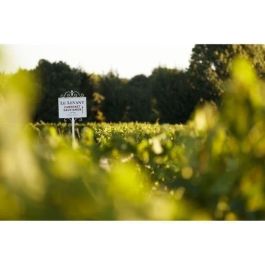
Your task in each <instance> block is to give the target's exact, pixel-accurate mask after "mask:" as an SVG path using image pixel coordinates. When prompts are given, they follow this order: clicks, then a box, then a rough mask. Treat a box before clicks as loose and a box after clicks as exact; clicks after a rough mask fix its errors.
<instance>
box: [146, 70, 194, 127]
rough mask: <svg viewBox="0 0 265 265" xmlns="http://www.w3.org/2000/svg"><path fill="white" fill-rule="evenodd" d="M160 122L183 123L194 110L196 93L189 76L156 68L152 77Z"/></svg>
mask: <svg viewBox="0 0 265 265" xmlns="http://www.w3.org/2000/svg"><path fill="white" fill-rule="evenodd" d="M150 86H151V87H152V92H153V102H155V104H156V107H157V111H158V117H159V121H160V122H162V123H183V122H186V121H187V119H188V118H189V116H190V114H191V112H192V111H193V109H194V106H195V104H194V102H195V98H194V91H192V87H191V85H190V83H189V80H188V78H187V74H186V73H185V72H183V71H179V70H177V69H168V68H162V67H159V68H156V69H154V70H153V72H152V75H151V76H150Z"/></svg>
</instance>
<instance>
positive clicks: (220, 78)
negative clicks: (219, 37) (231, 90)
mask: <svg viewBox="0 0 265 265" xmlns="http://www.w3.org/2000/svg"><path fill="white" fill-rule="evenodd" d="M236 56H242V57H246V58H248V59H249V61H250V62H251V63H252V67H254V68H255V70H256V71H257V73H258V75H259V76H264V73H265V61H264V59H265V45H236V44H228V45H212V44H210V45H207V44H198V45H195V46H194V48H193V49H192V55H191V60H190V66H189V69H188V73H189V77H190V79H191V82H192V85H193V87H194V90H195V91H196V93H197V101H200V100H212V101H214V102H218V101H219V100H220V97H221V95H222V94H223V82H224V81H225V80H226V79H227V78H228V77H229V68H230V65H231V62H232V60H233V58H235V57H236Z"/></svg>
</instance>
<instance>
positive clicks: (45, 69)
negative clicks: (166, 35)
mask: <svg viewBox="0 0 265 265" xmlns="http://www.w3.org/2000/svg"><path fill="white" fill-rule="evenodd" d="M238 55H240V56H243V57H247V58H248V59H249V61H250V62H251V64H252V66H253V67H254V68H255V70H256V71H257V73H258V75H259V76H260V77H261V78H264V77H265V47H264V45H249V44H246V45H236V44H233V45H232V44H231V45H213V44H212V45H206V44H198V45H195V46H194V47H193V49H192V53H191V58H190V64H189V67H188V68H187V69H185V70H180V69H176V68H175V69H169V68H166V67H157V68H155V69H154V70H153V71H152V73H151V75H150V76H145V75H142V74H139V75H136V76H134V77H132V78H130V79H124V78H120V77H119V75H118V74H117V73H113V72H109V73H108V74H106V75H97V74H90V73H86V72H85V71H83V70H81V69H77V68H71V67H70V66H69V65H67V64H66V63H64V62H61V61H60V62H54V63H51V62H49V61H47V60H45V59H41V60H40V61H39V62H38V65H37V66H36V68H35V69H33V70H22V69H20V70H19V71H17V72H16V73H15V74H12V76H16V75H21V74H28V75H32V76H34V78H35V83H36V90H37V91H38V97H37V100H36V99H32V100H35V102H33V103H34V104H35V105H36V108H35V112H34V114H33V117H32V119H33V121H44V122H58V121H59V119H58V97H60V96H61V95H62V94H64V93H65V92H66V91H69V90H75V91H78V92H80V93H82V94H84V96H85V97H87V108H88V117H87V118H86V119H84V121H98V122H102V121H106V122H130V121H138V122H151V123H155V122H160V123H185V122H186V121H187V120H188V119H189V118H190V116H191V114H192V113H193V111H194V109H195V107H196V106H197V105H198V104H201V103H203V102H205V101H211V102H213V103H214V104H216V105H217V106H218V105H220V104H221V102H222V101H221V99H222V95H223V93H224V91H225V86H224V84H225V83H224V82H225V81H226V80H227V79H229V67H230V63H231V61H232V59H233V58H234V57H235V56H238ZM176 60H177V58H176ZM3 75H5V74H1V76H2V77H3Z"/></svg>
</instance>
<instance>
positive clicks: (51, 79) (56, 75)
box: [34, 59, 93, 122]
mask: <svg viewBox="0 0 265 265" xmlns="http://www.w3.org/2000/svg"><path fill="white" fill-rule="evenodd" d="M34 71H35V74H36V76H37V80H38V82H39V87H40V102H39V104H38V108H37V111H36V114H35V120H36V121H39V120H43V121H45V122H57V121H58V97H60V96H61V95H63V94H64V93H65V92H66V91H69V90H74V91H78V92H80V93H83V94H84V96H86V97H87V101H88V102H87V105H88V110H89V109H90V105H91V104H90V101H91V100H92V93H93V84H92V82H91V81H90V77H89V76H88V75H87V74H86V73H85V72H83V71H81V70H79V69H75V68H70V66H69V65H67V64H66V63H64V62H56V63H50V62H48V61H46V60H43V59H42V60H40V61H39V63H38V65H37V67H36V69H35V70H34ZM88 119H90V112H89V111H88Z"/></svg>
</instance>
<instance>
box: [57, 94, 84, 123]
mask: <svg viewBox="0 0 265 265" xmlns="http://www.w3.org/2000/svg"><path fill="white" fill-rule="evenodd" d="M58 110H59V118H63V119H65V118H85V117H87V107H86V97H66V98H58Z"/></svg>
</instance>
